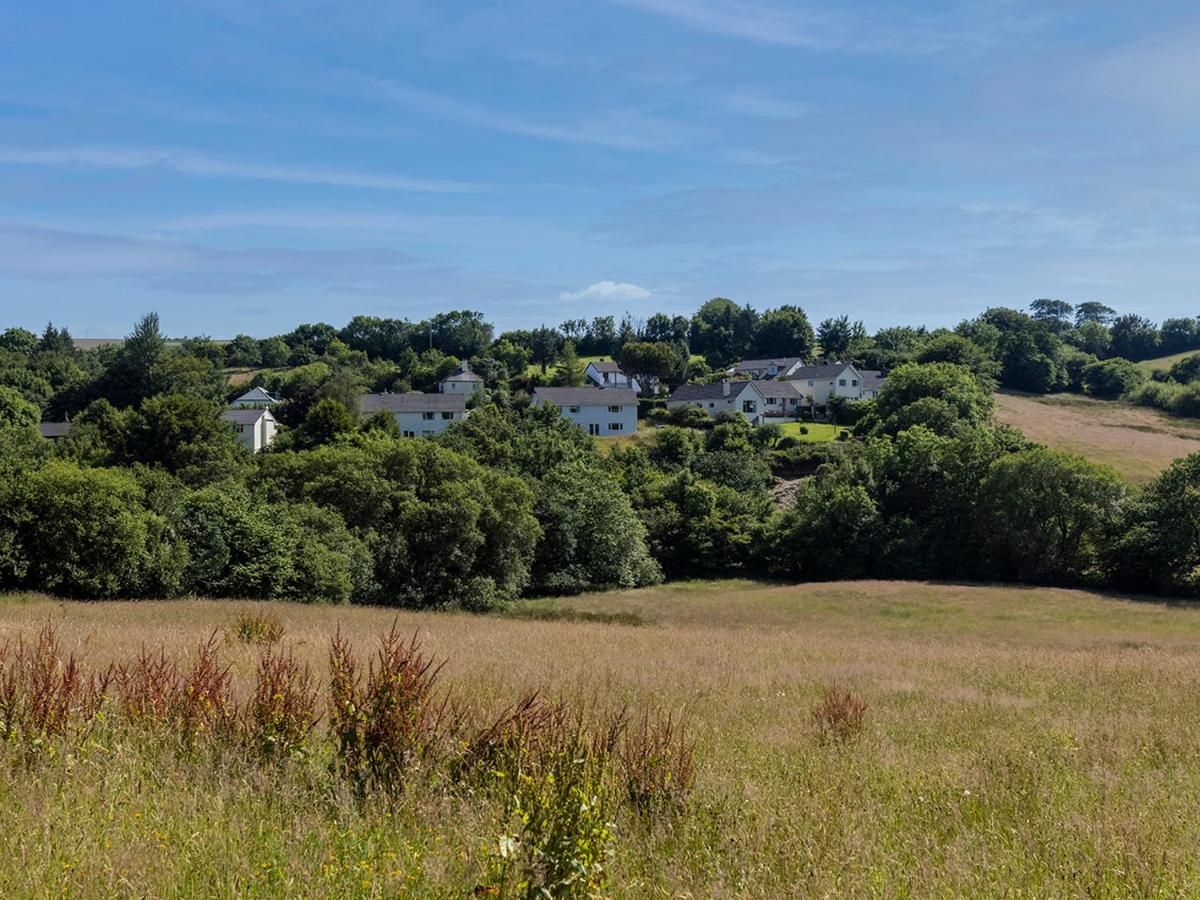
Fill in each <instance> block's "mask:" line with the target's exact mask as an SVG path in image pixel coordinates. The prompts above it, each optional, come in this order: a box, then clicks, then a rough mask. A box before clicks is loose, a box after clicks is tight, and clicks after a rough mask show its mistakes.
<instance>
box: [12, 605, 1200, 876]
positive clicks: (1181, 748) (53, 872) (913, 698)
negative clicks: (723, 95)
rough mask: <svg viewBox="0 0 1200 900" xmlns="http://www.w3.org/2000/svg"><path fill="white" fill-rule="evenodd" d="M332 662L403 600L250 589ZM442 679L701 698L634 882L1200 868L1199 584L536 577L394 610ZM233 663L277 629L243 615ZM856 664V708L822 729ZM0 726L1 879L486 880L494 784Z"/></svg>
mask: <svg viewBox="0 0 1200 900" xmlns="http://www.w3.org/2000/svg"><path fill="white" fill-rule="evenodd" d="M251 607H252V605H251V604H241V603H232V602H210V601H194V602H174V603H130V604H114V603H89V604H73V603H60V602H56V601H51V600H48V599H44V598H20V597H10V598H7V599H2V598H0V641H2V640H3V639H4V638H10V639H11V638H13V637H15V636H17V635H18V634H25V635H30V634H32V633H33V632H34V631H36V630H37V629H38V628H39V627H41V626H42V625H43V624H44V623H45V622H47V621H54V622H57V623H59V628H60V634H61V637H62V639H63V642H64V645H65V646H66V647H67V649H70V650H72V651H74V652H76V653H78V654H80V655H81V656H82V658H83V659H84V660H85V661H86V662H87V663H89V664H94V665H102V664H104V663H106V662H108V661H110V660H113V659H121V658H127V657H129V656H130V655H133V654H136V653H137V652H138V651H139V649H140V648H141V647H142V646H143V645H144V644H145V645H149V646H151V647H157V646H159V645H163V646H165V647H166V648H167V652H168V654H169V655H171V656H172V657H179V658H184V657H186V656H187V655H189V654H194V652H195V647H196V645H197V644H198V643H200V642H202V641H203V640H205V639H206V638H207V637H208V636H209V635H210V633H211V632H212V631H213V630H214V629H217V630H218V631H219V632H220V633H221V634H224V630H225V629H226V628H227V627H228V626H229V624H230V623H231V622H232V621H233V619H234V617H235V616H236V615H237V614H238V613H239V612H241V611H243V610H246V609H249V608H251ZM253 608H254V609H255V610H268V611H270V612H273V613H275V614H276V615H278V616H279V617H280V619H281V620H282V622H283V623H284V625H285V628H286V631H285V634H284V637H283V641H282V642H283V644H284V645H287V646H290V647H292V648H294V651H295V653H296V654H297V656H298V657H299V658H300V659H302V660H304V661H307V662H308V663H310V664H311V665H312V667H313V669H314V671H315V672H317V673H318V674H319V675H320V676H321V677H322V678H324V677H325V674H326V672H327V671H328V668H327V660H328V639H329V636H330V634H331V633H332V632H333V631H334V629H335V628H339V627H340V628H341V630H342V634H343V635H344V636H346V637H347V638H349V639H350V640H351V641H352V642H353V643H354V644H355V645H356V646H357V647H358V649H359V652H360V653H365V652H366V651H368V650H370V649H371V648H372V646H373V640H374V636H375V635H377V634H378V633H379V632H381V631H383V630H386V629H387V628H388V627H389V626H390V624H391V623H392V621H393V618H394V613H392V612H390V611H386V610H382V609H367V608H319V607H308V606H300V605H288V604H259V605H253ZM399 625H400V627H401V628H402V629H404V630H406V631H417V632H419V633H420V635H421V636H422V638H423V640H424V643H425V648H426V649H427V650H428V651H430V652H432V653H433V654H434V655H435V656H437V657H438V658H443V659H445V660H446V661H447V663H446V667H445V669H444V670H443V673H442V678H443V683H444V686H445V687H446V688H447V689H450V690H454V691H456V692H457V693H458V694H459V696H461V697H465V698H469V700H470V702H471V703H472V704H477V705H479V706H481V707H485V708H495V707H497V706H500V705H503V704H506V703H508V702H509V701H510V699H511V698H512V697H513V696H514V695H515V694H517V693H520V692H523V691H531V690H541V691H544V692H545V693H546V695H548V696H554V697H560V696H561V697H563V698H566V699H568V700H570V701H572V702H574V701H577V700H580V701H583V700H586V701H587V702H589V703H601V702H602V703H606V704H628V705H630V707H631V708H633V709H637V708H640V707H641V706H642V705H645V704H652V705H654V706H655V707H656V708H658V709H671V710H676V711H686V715H687V717H688V720H689V721H690V727H691V733H692V735H693V736H694V739H695V741H696V758H697V779H696V785H695V790H694V792H693V793H692V795H691V796H690V798H689V799H688V801H687V804H686V806H685V807H684V809H683V811H682V812H681V813H679V814H678V815H677V816H671V815H663V816H660V817H658V818H655V819H652V820H649V821H646V820H639V819H636V818H632V817H629V816H620V817H618V818H617V819H616V821H615V827H616V831H615V836H614V837H613V839H612V843H611V853H610V854H609V857H608V859H607V862H606V871H607V879H608V892H609V893H610V894H611V895H614V896H619V897H688V896H706V897H707V896H717V897H724V896H747V897H781V896H831V895H837V896H866V895H872V896H874V895H879V896H919V897H957V896H998V895H1007V896H1131V895H1137V896H1151V895H1153V896H1194V895H1196V894H1197V893H1198V892H1200V864H1198V863H1197V861H1196V854H1195V847H1196V846H1197V843H1198V842H1200V819H1198V818H1197V817H1196V815H1195V810H1196V808H1197V805H1198V804H1200V769H1197V767H1196V765H1195V759H1196V735H1197V734H1198V733H1200V704H1198V703H1197V702H1196V695H1197V672H1198V671H1200V611H1197V610H1195V609H1190V608H1178V607H1169V606H1166V605H1162V604H1157V603H1149V602H1140V603H1139V602H1129V601H1126V600H1122V599H1120V598H1116V597H1108V596H1100V595H1095V594H1089V593H1085V592H1074V591H1065V590H1049V589H1035V588H1007V587H978V586H976V587H966V586H955V585H930V584H900V583H890V582H889V583H884V582H857V583H843V584H836V585H807V586H796V587H787V586H774V585H763V584H756V583H744V582H718V583H690V584H675V585H668V586H664V587H660V588H655V589H649V590H642V591H632V592H618V593H610V594H603V595H596V596H585V597H579V598H574V599H570V600H558V601H553V600H552V601H535V602H532V603H530V604H528V605H524V606H522V607H520V608H519V610H518V612H517V613H514V614H513V615H510V616H507V617H478V616H470V615H460V614H433V613H429V614H414V613H402V614H400V615H399ZM221 652H222V654H223V658H224V660H225V661H226V662H228V663H229V664H230V665H231V666H232V670H231V671H232V674H233V676H234V678H235V680H236V684H237V685H238V689H239V690H241V691H243V692H245V691H247V690H248V689H249V687H248V685H249V684H250V682H251V679H252V675H253V672H254V667H255V664H256V659H257V657H258V653H259V651H258V650H257V649H256V648H252V647H247V646H245V645H243V644H240V643H238V642H236V641H233V640H231V639H228V638H225V639H224V646H223V647H222V649H221ZM831 684H838V685H841V686H842V687H844V688H845V689H848V690H849V691H851V692H853V693H854V694H855V695H857V696H858V697H859V698H861V699H862V700H863V701H865V703H866V705H867V709H866V714H865V720H864V727H863V729H862V732H861V734H860V735H858V736H857V737H856V738H854V737H851V738H848V739H846V740H841V741H833V740H829V739H823V738H822V736H821V732H820V730H819V729H818V727H817V724H816V722H815V720H814V718H813V715H812V713H811V710H812V708H813V706H814V704H815V703H816V701H817V699H818V697H819V696H820V694H821V691H822V690H823V689H824V688H825V687H826V686H828V685H831ZM4 752H5V751H4V750H2V749H0V761H5V762H4V765H3V767H2V768H0V771H3V777H0V853H3V859H4V863H3V864H0V895H3V896H47V895H52V894H53V895H60V894H69V895H74V896H95V897H99V896H164V895H172V896H193V895H196V896H198V895H206V896H207V895H213V894H218V895H231V894H238V895H281V894H284V895H292V894H300V893H303V894H305V895H310V896H364V897H367V896H396V895H405V896H430V897H434V896H436V897H450V896H463V895H464V894H469V893H470V892H471V889H472V886H473V885H476V884H478V883H479V880H480V878H481V872H482V871H483V867H484V865H485V861H486V859H487V858H488V857H489V854H492V855H493V856H494V848H495V846H496V842H497V837H498V835H499V834H501V833H502V824H501V823H500V822H499V821H498V820H497V817H496V811H495V810H494V809H493V808H492V807H490V806H489V805H488V803H487V802H486V800H485V799H484V798H483V797H482V796H476V795H474V794H472V793H470V792H462V791H459V792H453V791H448V790H446V791H441V792H438V791H435V790H432V789H429V788H426V787H421V788H419V789H418V788H410V789H406V790H405V791H404V792H402V793H400V794H399V795H398V797H396V798H395V799H394V800H393V802H391V803H387V804H384V803H378V802H360V801H355V800H354V799H353V798H352V797H349V796H347V795H345V794H344V793H343V792H339V791H337V790H332V789H330V788H329V786H328V779H327V777H325V775H324V773H325V772H326V771H327V770H328V769H327V767H328V761H327V760H325V759H322V758H319V757H314V758H309V759H300V760H296V761H295V762H294V763H293V764H292V765H290V766H287V767H281V768H279V769H277V770H272V771H270V772H264V771H263V770H262V769H261V768H258V767H256V766H255V765H253V764H251V763H249V762H239V761H237V760H230V759H227V758H220V759H214V758H213V757H211V756H210V755H206V754H203V753H192V754H187V753H182V752H180V751H178V750H172V749H170V748H168V747H163V746H159V745H157V744H153V743H151V742H142V743H138V742H137V741H123V742H122V741H117V742H113V741H108V740H101V739H96V740H94V741H93V746H91V747H90V748H85V749H84V750H82V751H79V752H76V753H74V754H72V755H70V756H63V757H59V758H56V759H51V760H48V761H40V762H37V763H35V764H32V765H27V764H23V763H18V762H15V761H13V760H11V759H8V758H7V757H5V756H4V755H3V754H4Z"/></svg>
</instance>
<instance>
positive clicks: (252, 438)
mask: <svg viewBox="0 0 1200 900" xmlns="http://www.w3.org/2000/svg"><path fill="white" fill-rule="evenodd" d="M221 419H222V421H225V422H228V423H229V424H230V425H232V426H233V428H234V431H236V432H237V439H238V443H239V444H241V445H242V446H243V447H245V448H246V449H247V450H249V451H250V452H251V453H258V452H259V451H260V450H265V449H266V448H267V447H270V446H271V443H272V441H274V440H275V431H276V428H277V423H276V422H275V417H274V416H273V415H271V411H270V410H269V409H265V408H264V409H237V408H231V409H227V410H225V412H223V413H221Z"/></svg>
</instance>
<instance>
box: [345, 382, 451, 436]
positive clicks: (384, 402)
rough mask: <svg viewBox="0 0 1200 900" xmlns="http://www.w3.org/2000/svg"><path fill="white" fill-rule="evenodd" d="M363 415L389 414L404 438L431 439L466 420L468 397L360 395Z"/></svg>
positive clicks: (448, 395)
mask: <svg viewBox="0 0 1200 900" xmlns="http://www.w3.org/2000/svg"><path fill="white" fill-rule="evenodd" d="M360 399H361V403H362V407H361V408H362V412H363V414H364V415H368V416H369V415H372V414H373V413H377V412H388V413H391V414H392V415H393V416H394V417H395V419H396V424H397V425H399V426H400V431H401V432H403V434H404V436H405V437H432V436H433V435H435V434H441V433H442V432H443V431H445V430H446V429H447V428H449V427H450V426H451V425H452V424H453V423H455V422H461V421H462V420H463V419H465V418H466V417H467V395H466V394H463V393H440V394H422V393H419V392H416V391H414V392H411V393H408V394H363V395H362V397H361V398H360Z"/></svg>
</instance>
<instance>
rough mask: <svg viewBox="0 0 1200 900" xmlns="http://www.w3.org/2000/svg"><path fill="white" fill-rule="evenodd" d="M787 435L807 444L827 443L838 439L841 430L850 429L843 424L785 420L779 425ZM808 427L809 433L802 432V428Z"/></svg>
mask: <svg viewBox="0 0 1200 900" xmlns="http://www.w3.org/2000/svg"><path fill="white" fill-rule="evenodd" d="M779 427H780V429H781V430H782V431H783V433H784V436H785V437H793V438H795V439H796V440H798V441H801V442H803V443H806V444H825V443H828V442H829V441H834V440H837V436H838V433H839V432H842V431H849V430H850V429H849V428H845V427H843V426H841V425H826V424H824V423H823V422H783V423H780V425H779ZM802 427H803V428H806V429H808V434H803V433H801V431H800V429H801V428H802Z"/></svg>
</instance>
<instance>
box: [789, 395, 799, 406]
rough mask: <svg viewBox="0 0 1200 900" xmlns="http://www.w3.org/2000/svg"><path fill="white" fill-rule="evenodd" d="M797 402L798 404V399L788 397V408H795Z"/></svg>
mask: <svg viewBox="0 0 1200 900" xmlns="http://www.w3.org/2000/svg"><path fill="white" fill-rule="evenodd" d="M799 402H800V398H799V397H789V398H788V406H795V405H796V404H797V403H799Z"/></svg>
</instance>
